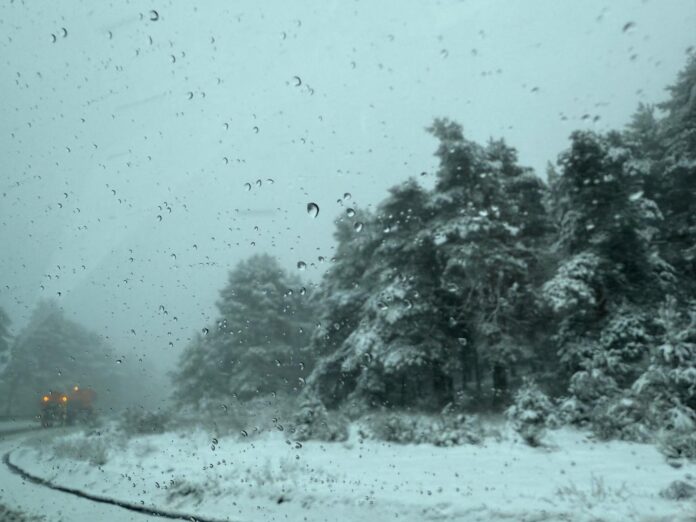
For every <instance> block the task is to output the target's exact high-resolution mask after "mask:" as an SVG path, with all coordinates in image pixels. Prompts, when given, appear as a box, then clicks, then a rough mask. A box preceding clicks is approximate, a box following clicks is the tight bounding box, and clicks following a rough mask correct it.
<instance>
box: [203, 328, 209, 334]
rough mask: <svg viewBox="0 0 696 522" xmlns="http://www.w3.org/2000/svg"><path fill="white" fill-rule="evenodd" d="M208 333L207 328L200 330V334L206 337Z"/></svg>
mask: <svg viewBox="0 0 696 522" xmlns="http://www.w3.org/2000/svg"><path fill="white" fill-rule="evenodd" d="M209 331H210V330H208V329H207V328H203V330H201V332H203V335H208V332H209Z"/></svg>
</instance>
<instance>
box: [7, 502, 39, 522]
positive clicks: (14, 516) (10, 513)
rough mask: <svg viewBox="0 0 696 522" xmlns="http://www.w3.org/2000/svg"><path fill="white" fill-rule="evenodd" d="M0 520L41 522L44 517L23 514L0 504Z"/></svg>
mask: <svg viewBox="0 0 696 522" xmlns="http://www.w3.org/2000/svg"><path fill="white" fill-rule="evenodd" d="M0 520H2V521H3V522H41V521H45V520H46V518H45V517H43V516H38V517H35V516H32V515H25V514H24V513H20V512H19V511H15V510H14V509H10V508H8V507H7V506H4V505H2V504H0Z"/></svg>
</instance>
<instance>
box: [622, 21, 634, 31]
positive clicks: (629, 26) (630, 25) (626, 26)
mask: <svg viewBox="0 0 696 522" xmlns="http://www.w3.org/2000/svg"><path fill="white" fill-rule="evenodd" d="M635 26H636V24H635V22H627V23H626V24H624V26H623V32H624V33H625V32H627V31H630V30H631V29H633V28H634V27H635Z"/></svg>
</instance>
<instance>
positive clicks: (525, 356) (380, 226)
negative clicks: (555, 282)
mask: <svg viewBox="0 0 696 522" xmlns="http://www.w3.org/2000/svg"><path fill="white" fill-rule="evenodd" d="M430 132H431V133H432V134H433V135H434V136H435V137H436V138H438V139H439V141H440V146H439V148H438V150H437V152H436V155H437V156H438V158H439V159H440V169H439V171H438V180H437V184H436V187H435V189H434V190H432V191H427V190H425V189H423V188H422V187H421V186H420V185H419V184H418V183H416V181H415V180H412V179H411V180H408V181H406V182H404V183H403V184H401V185H398V186H396V187H394V188H392V189H391V190H390V193H389V195H388V196H387V198H386V199H385V200H384V201H383V202H382V204H381V205H380V206H379V208H378V210H377V213H376V214H375V216H373V217H372V219H371V220H370V221H369V224H368V227H367V232H368V233H367V234H366V235H362V234H363V233H364V232H361V233H360V234H356V233H355V232H352V233H349V234H348V235H345V234H341V235H339V236H338V239H339V248H338V252H337V256H336V258H337V260H336V265H335V267H334V268H333V269H332V270H330V271H329V272H327V275H326V277H325V280H324V285H323V294H322V295H324V296H325V298H324V300H323V302H325V303H329V306H328V307H327V308H326V309H325V314H326V315H325V320H324V321H323V323H324V324H325V326H326V330H325V332H322V334H320V335H318V336H316V337H315V338H314V345H315V346H316V347H317V351H319V352H322V351H324V350H326V349H327V341H328V342H330V343H331V345H330V346H329V348H333V351H332V352H331V353H329V354H327V355H326V356H324V357H323V358H322V359H321V360H320V362H319V364H318V366H317V368H316V370H315V372H314V373H313V374H312V377H311V379H310V389H311V390H312V391H314V392H315V393H316V394H317V395H318V396H319V397H320V399H321V400H323V401H324V402H325V403H326V404H327V406H330V407H335V406H338V405H339V404H341V403H342V402H345V401H349V402H356V401H357V402H361V403H364V404H366V405H367V406H368V407H402V408H412V407H415V408H422V409H433V408H441V407H443V406H444V405H446V404H447V403H450V402H452V401H454V400H456V399H457V397H458V396H459V397H461V395H462V394H464V393H465V390H466V391H468V392H471V393H473V394H476V395H477V396H479V397H480V398H481V399H483V396H484V395H485V396H488V397H493V398H494V400H498V401H500V400H501V399H502V398H503V396H504V395H506V394H507V391H508V381H509V380H510V378H511V377H512V375H511V374H512V373H513V371H511V367H513V366H514V367H516V369H519V367H521V366H524V365H529V364H532V360H533V359H534V354H533V353H532V352H531V351H530V349H529V346H530V339H531V337H533V336H534V335H535V334H534V333H533V332H534V330H535V328H534V326H535V324H536V323H537V322H538V321H539V320H540V318H541V316H540V314H539V313H538V312H539V311H540V306H539V305H538V301H539V300H538V299H537V298H536V294H535V291H534V290H533V288H534V287H535V285H536V286H538V285H539V282H540V281H541V280H543V276H542V275H541V272H542V271H543V267H544V266H545V265H544V263H543V258H544V256H545V254H544V246H545V244H546V243H547V242H548V239H547V238H548V236H549V234H550V232H551V226H550V221H549V219H548V218H547V216H546V209H545V207H544V204H543V201H544V198H545V191H546V187H545V185H544V184H543V182H541V180H539V179H538V178H536V177H534V176H533V174H532V173H531V171H529V170H528V169H525V168H523V167H520V166H519V165H518V164H517V156H516V152H515V151H514V149H511V148H509V147H507V146H506V145H505V143H503V142H502V141H497V142H491V143H490V144H489V145H488V146H487V147H481V146H479V145H477V144H475V143H473V142H470V141H468V140H466V139H465V138H464V137H463V133H462V129H461V127H460V126H459V125H458V124H455V123H452V122H449V121H447V120H437V121H436V122H435V123H434V124H433V126H432V127H431V128H430ZM339 227H342V225H339ZM339 230H348V231H349V232H350V229H346V228H345V227H343V228H339ZM334 303H341V304H342V305H343V306H342V307H341V308H339V307H337V306H336V305H335V304H334ZM347 309H350V314H349V317H350V319H349V320H346V317H347V316H346V315H345V314H344V311H345V310H347ZM491 388H492V393H491V392H488V390H490V389H491Z"/></svg>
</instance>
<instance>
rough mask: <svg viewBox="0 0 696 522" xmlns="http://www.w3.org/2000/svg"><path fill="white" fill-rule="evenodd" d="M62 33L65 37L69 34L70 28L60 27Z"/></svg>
mask: <svg viewBox="0 0 696 522" xmlns="http://www.w3.org/2000/svg"><path fill="white" fill-rule="evenodd" d="M60 35H61V36H62V37H63V38H65V37H67V36H68V30H67V29H66V28H65V27H61V28H60Z"/></svg>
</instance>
